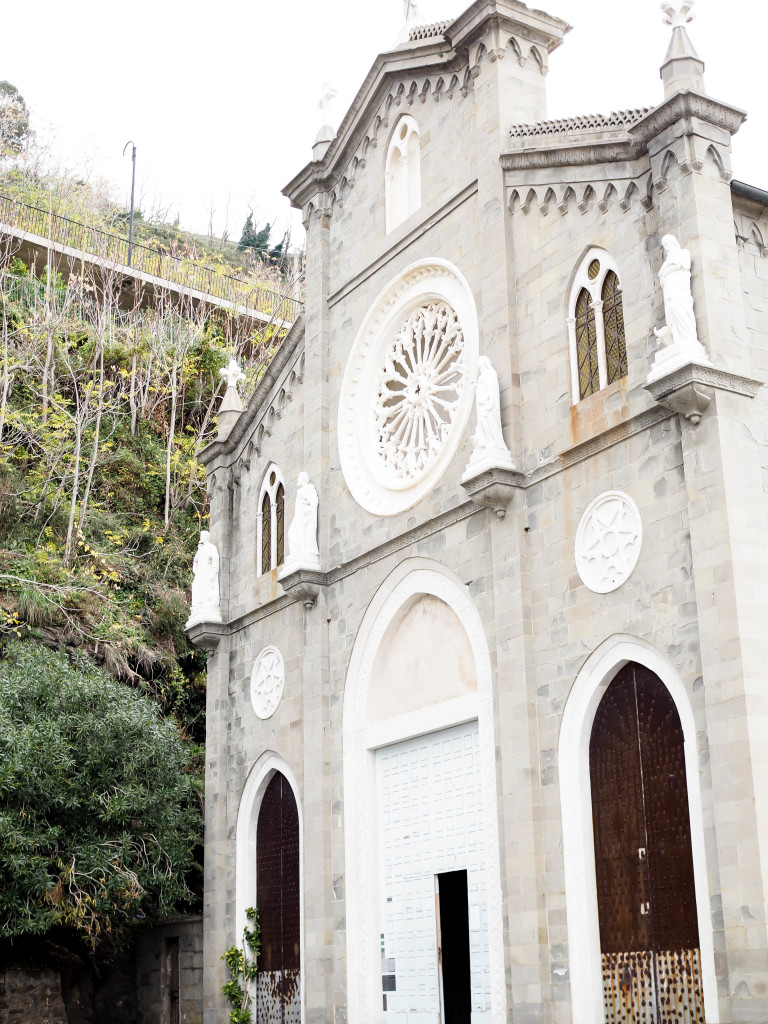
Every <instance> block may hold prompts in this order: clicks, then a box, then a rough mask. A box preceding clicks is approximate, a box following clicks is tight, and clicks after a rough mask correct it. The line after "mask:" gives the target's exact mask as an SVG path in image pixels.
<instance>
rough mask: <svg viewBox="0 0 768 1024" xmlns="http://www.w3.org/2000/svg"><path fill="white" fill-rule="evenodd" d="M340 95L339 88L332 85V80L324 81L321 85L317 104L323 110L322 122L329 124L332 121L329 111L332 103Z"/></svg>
mask: <svg viewBox="0 0 768 1024" xmlns="http://www.w3.org/2000/svg"><path fill="white" fill-rule="evenodd" d="M337 95H338V89H336V87H335V86H333V85H331V83H330V82H323V84H322V85H321V86H320V99H319V101H318V104H317V108H318V110H320V111H322V122H323V124H327V123H328V122H329V121H330V114H329V111H330V109H331V104H332V103H333V101H334V100H335V99H336V97H337Z"/></svg>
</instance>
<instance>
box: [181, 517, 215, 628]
mask: <svg viewBox="0 0 768 1024" xmlns="http://www.w3.org/2000/svg"><path fill="white" fill-rule="evenodd" d="M210 537H211V535H210V533H209V532H208V531H207V530H203V531H202V532H201V533H200V541H199V543H198V545H197V551H196V553H195V560H194V562H193V563H192V571H193V573H194V577H193V579H192V609H191V612H190V616H189V619H188V620H187V627H189V626H192V625H194V624H195V623H196V622H221V612H220V610H219V552H218V550H217V549H216V545H215V544H213V543H211V539H210Z"/></svg>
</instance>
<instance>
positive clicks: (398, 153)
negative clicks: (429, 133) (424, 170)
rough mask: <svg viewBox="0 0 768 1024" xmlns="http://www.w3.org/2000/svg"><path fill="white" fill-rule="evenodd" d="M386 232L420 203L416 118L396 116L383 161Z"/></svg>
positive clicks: (405, 218)
mask: <svg viewBox="0 0 768 1024" xmlns="http://www.w3.org/2000/svg"><path fill="white" fill-rule="evenodd" d="M384 201H385V208H386V230H387V234H389V232H390V231H392V230H394V229H395V228H396V227H397V226H398V224H402V222H403V221H404V220H407V218H408V217H410V216H411V214H412V213H415V212H416V210H418V208H419V207H420V206H421V134H420V132H419V126H418V124H417V123H416V118H415V117H413V116H412V115H411V114H403V115H402V117H400V118H398V120H397V123H396V125H395V128H394V131H393V132H392V135H391V136H390V140H389V146H388V147H387V158H386V161H385V165H384Z"/></svg>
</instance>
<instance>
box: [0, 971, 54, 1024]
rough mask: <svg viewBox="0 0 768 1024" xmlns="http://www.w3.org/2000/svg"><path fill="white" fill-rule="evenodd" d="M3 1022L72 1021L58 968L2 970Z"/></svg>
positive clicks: (0, 1010) (50, 1023) (0, 1009)
mask: <svg viewBox="0 0 768 1024" xmlns="http://www.w3.org/2000/svg"><path fill="white" fill-rule="evenodd" d="M0 1024H69V1022H68V1018H67V1013H66V1010H65V1008H64V1001H63V999H62V998H61V978H60V977H59V973H58V971H53V970H51V969H49V968H42V967H41V968H3V969H2V970H0Z"/></svg>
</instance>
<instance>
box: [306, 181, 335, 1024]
mask: <svg viewBox="0 0 768 1024" xmlns="http://www.w3.org/2000/svg"><path fill="white" fill-rule="evenodd" d="M313 206H314V208H313V210H312V212H311V213H310V217H309V221H308V223H307V271H306V275H307V277H306V302H305V309H306V332H305V369H304V466H303V468H304V470H305V471H306V472H307V473H308V474H309V478H310V480H311V481H312V482H313V483H314V484H315V485H316V487H317V490H318V498H319V505H318V546H319V550H320V563H321V566H322V568H323V569H327V568H328V565H327V557H328V537H329V527H328V495H327V493H325V492H324V490H323V486H324V484H325V485H326V486H327V482H328V480H329V479H330V475H329V451H328V447H329V436H330V423H329V420H330V416H331V414H332V411H331V410H330V408H329V394H328V386H327V374H328V344H329V330H328V306H327V298H328V291H329V284H328V281H329V259H330V217H331V209H330V203H326V201H325V197H323V196H317V197H316V201H315V203H314V204H313ZM326 618H327V614H326V602H325V595H324V593H323V592H322V591H321V593H320V594H319V596H318V597H317V599H316V601H315V603H314V605H312V606H311V607H307V606H306V605H305V607H304V611H303V622H304V656H303V661H302V672H303V688H304V793H303V805H302V814H303V821H304V964H305V979H304V1001H305V1002H304V1005H305V1012H306V1017H305V1020H306V1024H325V1022H326V1021H327V1020H328V1008H329V1007H332V1006H333V1005H334V1003H335V996H334V989H333V983H334V974H335V973H336V972H337V971H339V970H340V969H341V968H340V967H339V965H337V964H335V963H334V946H333V912H334V905H333V884H332V881H333V880H332V870H331V863H332V857H331V810H332V808H331V786H330V778H331V765H330V734H329V733H330V730H329V707H330V690H329V685H330V684H329V678H328V642H327V639H328V630H327V625H326Z"/></svg>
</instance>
